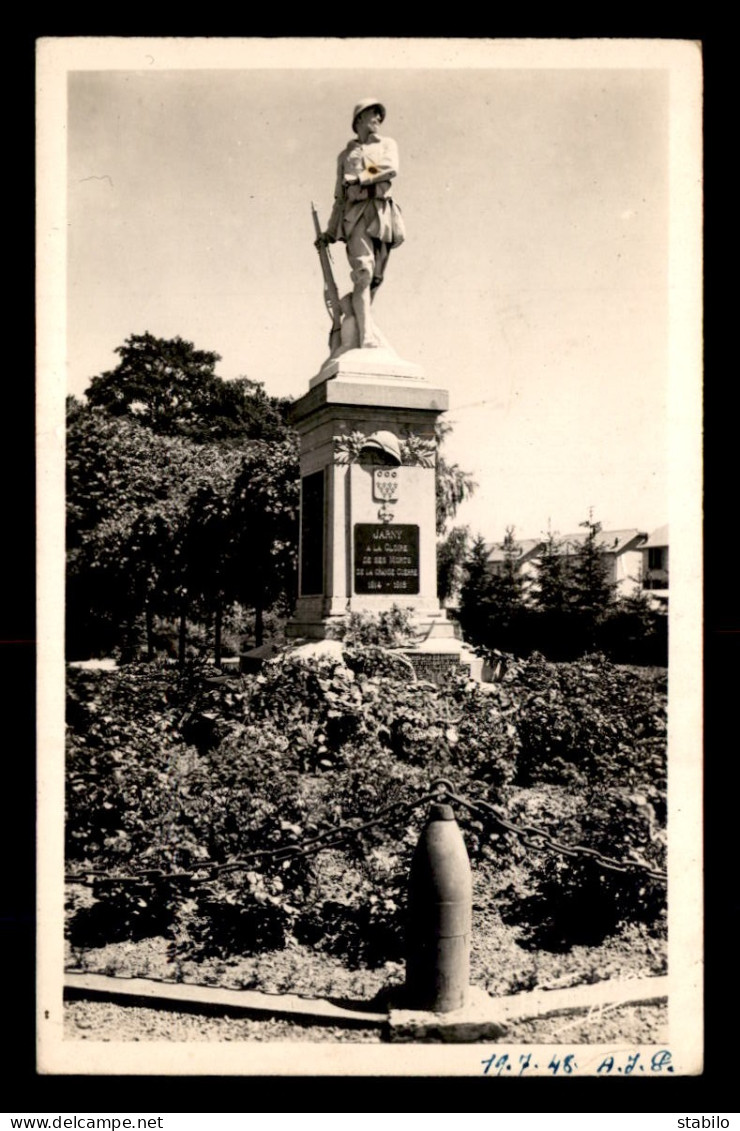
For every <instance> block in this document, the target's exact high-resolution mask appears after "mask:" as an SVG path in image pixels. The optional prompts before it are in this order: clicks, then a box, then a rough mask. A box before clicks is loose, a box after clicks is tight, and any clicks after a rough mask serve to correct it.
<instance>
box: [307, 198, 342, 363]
mask: <svg viewBox="0 0 740 1131" xmlns="http://www.w3.org/2000/svg"><path fill="white" fill-rule="evenodd" d="M311 213H312V215H313V226H314V228H315V229H316V241H315V242H316V250H317V251H318V253H319V260H320V262H321V271H322V274H323V276H324V302H325V303H326V309H327V310H328V311H329V317H330V318H331V332H330V334H329V348H330V349H333V348H334V344H335V342H336V340H337V337H336V336H337V335H339V334H340V333H341V329H342V312H341V310H340V306H339V291H338V290H337V284H336V282H335V281H334V272H333V271H332V269H331V256H330V254H329V249H328V248H327V246H326V244H325V243H324V240H323V235H322V232H321V224H320V223H319V214H318V212H317V211H316V206H315V205H314V203H313V201H312V202H311Z"/></svg>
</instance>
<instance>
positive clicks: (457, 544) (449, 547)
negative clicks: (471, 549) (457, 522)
mask: <svg viewBox="0 0 740 1131" xmlns="http://www.w3.org/2000/svg"><path fill="white" fill-rule="evenodd" d="M469 542H470V527H468V526H453V528H452V530H451V531H450V532H449V534H448V535H447V537H446V538H444V539H442V540H441V541H440V542H438V543H437V596H438V598H439V599H440V601H449V600H454V599H455V598H457V597H459V594H460V588H461V586H462V583H463V579H464V567H465V558H466V556H467V553H468V545H469Z"/></svg>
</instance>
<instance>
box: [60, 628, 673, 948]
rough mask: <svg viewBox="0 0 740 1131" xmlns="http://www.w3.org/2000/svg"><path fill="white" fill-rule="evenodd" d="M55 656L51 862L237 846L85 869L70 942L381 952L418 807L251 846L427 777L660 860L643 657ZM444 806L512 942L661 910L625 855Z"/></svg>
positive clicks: (648, 916) (379, 650) (660, 793)
mask: <svg viewBox="0 0 740 1131" xmlns="http://www.w3.org/2000/svg"><path fill="white" fill-rule="evenodd" d="M69 675H70V679H69V707H68V729H69V754H68V786H67V809H68V812H67V818H68V821H67V853H68V862H69V866H70V867H71V868H79V867H86V868H101V869H104V870H110V871H112V872H118V873H127V872H130V871H132V870H134V869H141V868H147V869H160V870H162V871H163V872H165V873H169V872H172V871H178V870H186V871H191V870H193V869H195V868H196V867H197V866H198V864H200V863H203V862H204V861H206V860H207V861H212V862H216V863H220V864H226V863H228V862H229V861H234V860H241V859H243V858H246V859H245V862H244V864H243V866H242V867H241V868H239V869H237V870H233V871H231V870H226V871H220V872H211V873H210V874H207V873H201V874H199V875H201V876H202V878H200V879H198V880H197V881H194V882H193V883H192V884H191V883H190V882H189V881H188V880H187V878H185V879H181V880H168V879H167V878H166V876H165V877H162V876H151V877H150V878H149V881H148V882H142V883H139V882H138V881H137V884H136V885H131V884H127V885H123V884H121V885H118V886H113V887H111V886H107V885H104V884H99V885H98V887H97V888H96V889H95V893H94V894H95V895H96V896H97V897H98V898H99V902H97V903H95V904H93V906H92V907H90V908H86V909H81V910H79V911H78V912H77V913H76V915H74V916H73V918H72V921H71V939H72V941H73V942H74V943H75V945H95V944H96V943H99V942H100V941H102V940H104V939H105V938H106V937H108V938H119V937H142V936H143V935H144V934H146V933H147V932H149V933H152V934H154V933H165V934H168V935H169V936H170V938H171V940H172V947H173V953H174V954H179V955H186V954H187V955H190V956H197V955H209V954H221V955H223V954H228V953H233V952H234V951H241V952H248V951H254V950H259V949H263V948H273V947H279V946H281V945H284V942H285V939H286V938H287V937H288V936H289V935H292V936H294V937H296V938H297V939H299V941H305V942H310V943H312V944H314V945H316V946H317V947H323V948H325V949H327V950H330V951H333V952H335V953H338V954H342V955H344V956H346V958H347V961H349V962H355V963H359V962H363V963H368V964H377V963H380V962H384V961H387V960H389V959H392V958H398V957H400V956H401V955H402V949H403V937H404V931H405V924H404V915H405V910H404V908H405V885H406V876H407V872H408V865H409V861H410V856H411V853H412V851H413V847H414V845H415V843H416V841H417V839H418V835H419V831H420V828H421V824H422V823H423V820H424V815H425V814H424V809H423V808H416V809H413V810H412V811H411V812H408V811H406V810H403V809H401V810H400V812H399V813H398V814H397V816H398V820H397V821H396V823H395V824H394V823H393V821H392V820H391V819H390V818H388V817H386V818H384V819H383V820H382V821H380V822H379V824H378V825H376V826H373V827H372V828H370V829H368V830H367V831H365V832H363V833H362V834H360V835H357V836H353V837H351V838H349V839H348V840H346V841H345V842H343V843H342V844H341V845H339V846H336V847H333V848H331V849H330V850H327V851H325V852H321V853H318V854H313V855H305V856H300V855H298V856H294V857H292V858H289V859H285V858H282V859H280V858H276V857H274V856H272V857H271V856H269V855H265V856H263V857H260V856H259V855H256V854H259V853H264V852H265V851H266V850H270V849H274V848H278V847H279V846H285V845H290V844H293V845H299V846H300V845H302V844H303V842H304V841H306V840H309V839H310V838H312V837H315V836H317V835H319V834H321V833H323V832H325V831H327V830H330V829H332V828H334V827H336V826H337V825H338V824H341V823H344V822H348V821H350V822H360V821H367V820H369V819H370V818H372V816H373V815H374V814H375V813H377V812H379V811H380V810H383V809H385V808H386V807H387V806H389V805H393V804H395V803H398V804H399V806H401V807H402V806H403V805H406V804H410V803H412V802H414V801H415V800H416V799H417V798H418V797H419V796H421V795H422V794H423V793H424V792H426V791H427V790H428V788H429V785H430V782H431V781H432V780H434V779H435V778H437V777H445V778H447V779H449V780H451V782H452V784H453V786H454V789H455V790H456V792H458V793H459V794H461V795H463V796H465V797H468V798H470V799H475V798H478V799H487V800H488V801H490V802H493V803H495V804H496V805H497V806H498V807H499V809H500V810H501V811H502V812H505V813H506V814H507V815H508V816H509V818H511V819H514V820H518V821H520V823H524V824H526V823H528V822H529V821H534V820H535V818H536V823H537V824H538V825H539V826H540V827H544V828H546V829H547V830H548V831H549V832H550V834H551V835H553V836H555V837H556V838H557V839H559V840H562V841H565V842H568V843H579V844H587V845H590V846H592V847H595V848H597V849H598V850H599V851H601V852H603V853H604V854H605V855H607V856H611V857H616V858H617V859H623V858H624V857H625V856H626V855H630V854H635V858H639V859H642V860H644V862H646V863H647V864H649V865H650V866H651V867H657V868H661V867H663V863H662V862H663V861H664V855H665V845H664V836H663V831H662V829H663V826H664V824H665V706H666V704H665V686H664V683H662V682H661V680H660V679H659V678H657V677H654V676H652V675H651V674H650V673H647V672H643V673H639V674H637V673H635V672H633V671H626V670H619V669H615V668H614V667H613V666H612V665H611V664H609V663H608V662H607V661H605V660H604V659H603V658H600V657H591V658H588V659H586V660H584V661H582V662H579V663H574V664H568V665H552V664H548V663H546V662H545V661H543V660H542V659H541V658H538V657H535V658H533V659H532V660H530V661H525V662H523V661H516V660H514V659H513V658H510V659H509V663H508V667H507V668H506V670H505V672H504V674H503V678H502V679H501V681H500V682H498V683H496V684H494V685H492V686H489V687H487V688H483V687H481V685H479V684H476V683H474V682H473V681H471V680H470V679H467V678H466V677H464V676H463V675H458V676H456V677H455V678H453V679H451V680H450V681H449V682H448V684H447V685H445V686H442V687H437V686H435V685H432V684H428V683H425V682H422V681H418V680H415V679H414V678H413V676H412V674H411V673H410V671H409V669H408V667H407V666H405V664H404V661H403V660H399V657H398V656H396V655H394V654H393V653H392V652H389V651H388V650H387V649H385V648H383V647H380V646H377V645H373V646H363V645H359V644H352V645H349V644H348V645H346V646H345V647H344V650H343V652H342V653H341V656H340V655H337V656H331V657H328V658H325V659H322V660H316V659H311V660H308V659H304V658H302V657H301V654H300V653H287V654H284V655H282V656H280V657H278V658H277V659H276V660H275V661H273V662H271V663H268V664H267V665H266V666H265V668H264V669H263V671H262V672H261V673H260V674H258V675H256V676H248V677H242V676H238V677H234V678H233V679H225V678H224V677H223V676H222V675H221V674H220V673H218V671H217V670H216V669H213V668H209V667H207V666H203V665H201V666H198V665H194V666H191V667H189V668H185V669H184V670H182V671H180V670H175V669H174V668H172V667H171V666H169V665H166V664H162V665H160V664H151V665H131V666H129V667H126V668H123V669H121V670H120V671H118V672H115V673H102V672H101V673H90V672H80V671H74V670H71V671H70V673H69ZM574 784H575V785H577V787H578V789H577V791H576V792H574V791H573V790H572V788H570V787H572V786H573V785H574ZM543 798H545V799H546V802H547V804H546V806H545V808H542V804H543V800H542V799H543ZM533 804H535V809H537V805H539V806H540V809H539V810H537V811H536V812H535V813H531V812H529V811H528V809H527V806H530V807H531V806H532V805H533ZM458 818H459V820H460V822H461V825H462V826H463V829H464V831H465V836H466V841H467V843H468V848H469V851H470V854H471V858H472V859H473V861H474V865H475V867H477V868H480V869H483V870H484V871H486V873H487V874H489V873H490V884H491V888H492V890H493V891H496V892H497V893H498V895H497V900H498V901H499V903H500V906H501V909H502V912H503V913H504V914H505V915H506V916H508V917H509V918H511V919H512V921H516V923H517V924H518V925H519V927H520V929H521V931H522V940H523V941H526V940H527V939H529V940H530V941H536V942H538V943H539V944H541V945H550V946H553V947H563V946H568V945H570V944H571V943H572V942H574V941H579V940H580V939H581V938H582V936H583V933H584V929H585V928H584V927H583V926H582V924H583V922H585V921H586V920H588V921H589V922H590V923H591V927H589V928H588V930H590V932H591V936H590V937H596V936H598V935H599V933H600V934H601V937H603V935H604V934H605V933H608V932H609V931H613V930H614V929H615V928H616V927H617V926H618V924H620V923H623V922H625V921H627V920H642V921H645V922H648V923H652V924H653V925H654V926H655V929H658V927H659V926H660V914H661V909H662V906H663V903H662V901H663V897H664V893H663V891H662V889H661V887H660V885H659V884H655V883H653V882H650V883H647V882H645V880H644V877H643V875H642V874H641V873H639V872H638V873H607V872H605V871H604V870H603V869H599V868H594V866H593V864H591V862H590V861H588V860H585V859H582V858H579V859H576V860H574V859H573V858H570V857H562V856H559V855H557V854H553V853H549V852H548V853H544V852H539V851H536V850H535V849H534V848H531V847H526V846H525V845H523V844H522V841H521V839H520V838H518V837H516V836H514V835H513V834H511V833H505V832H503V831H502V830H501V828H500V827H497V826H495V823H493V824H491V823H490V822H489V821H488V820H487V819H485V818H481V819H478V818H477V817H471V815H470V814H466V813H463V812H460V813H458ZM250 854H255V855H251V856H250ZM512 867H514V869H515V874H514V875H513V874H512V871H511V869H512ZM512 876H513V878H512ZM586 912H587V913H588V914H586ZM582 913H583V914H582ZM584 916H585V918H584ZM579 924H581V925H579ZM586 933H588V931H587V932H586Z"/></svg>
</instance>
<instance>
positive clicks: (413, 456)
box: [334, 431, 437, 467]
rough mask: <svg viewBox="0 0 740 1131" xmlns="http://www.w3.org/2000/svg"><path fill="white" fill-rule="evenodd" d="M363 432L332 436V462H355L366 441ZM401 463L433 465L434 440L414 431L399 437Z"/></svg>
mask: <svg viewBox="0 0 740 1131" xmlns="http://www.w3.org/2000/svg"><path fill="white" fill-rule="evenodd" d="M367 440H368V437H367V436H366V435H365V433H364V432H359V431H357V432H349V433H347V434H345V435H344V436H335V437H334V463H337V464H348V463H357V462H358V461H359V459H360V454H361V452H362V450H363V448H364V447H365V444H366V443H367ZM398 446H399V449H400V452H401V463H402V464H403V466H404V467H434V465H435V461H436V456H437V442H436V440H427V439H425V438H424V437H423V436H418V435H417V434H416V433H415V432H407V433H406V435H405V436H402V437H399V441H398Z"/></svg>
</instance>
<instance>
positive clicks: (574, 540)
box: [486, 527, 667, 562]
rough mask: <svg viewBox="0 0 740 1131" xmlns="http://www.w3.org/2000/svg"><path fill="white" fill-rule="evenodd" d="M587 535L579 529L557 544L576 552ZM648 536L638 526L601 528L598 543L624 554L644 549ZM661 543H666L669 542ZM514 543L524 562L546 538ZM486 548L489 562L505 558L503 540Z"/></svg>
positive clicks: (614, 552) (602, 547) (606, 548)
mask: <svg viewBox="0 0 740 1131" xmlns="http://www.w3.org/2000/svg"><path fill="white" fill-rule="evenodd" d="M587 537H588V533H587V531H585V530H579V531H578V532H577V533H575V534H565V535H563V537H562V538H561V537H557V538H556V540H555V541H556V546H560V547H561V553H565V554H570V553H575V552H576V551H577V550H578V549H579V547H580V546H582V545H583V543H584V542H585V541H586V538H587ZM646 538H647V534H645V533H643V532H642V531H640V530H637V528H636V527H632V528H630V529H627V530H600V531H599V533H598V534H597V535H596V545H597V546H598V547H599V549H600V550H602V551H603V552H604V553H611V554H623V553H625V551H627V550H636V549H638V547H639V548H640V549H642V546H643V543H644V541H645V539H646ZM661 544H662V545H666V544H667V543H661ZM514 545H515V547H516V549H517V551H518V553H517V561H518V562H524V561H527V560H529V559H530V558H533V557H536V556H537V554H539V553H540V552H541V551H542V547H543V546H544V545H545V540H544V538H517V539H515V541H514ZM486 549H487V550H488V560H489V562H502V561H504V560H505V558H506V551H505V549H504V543H503V542H491V543H489V544H487V546H486Z"/></svg>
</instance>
